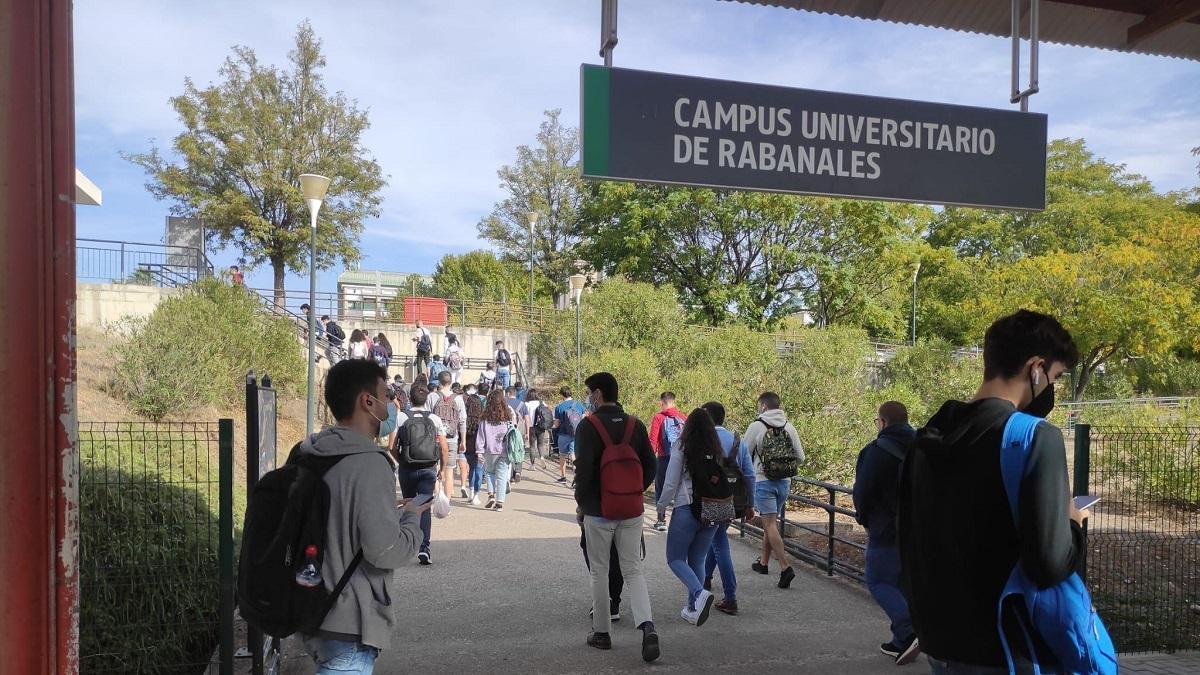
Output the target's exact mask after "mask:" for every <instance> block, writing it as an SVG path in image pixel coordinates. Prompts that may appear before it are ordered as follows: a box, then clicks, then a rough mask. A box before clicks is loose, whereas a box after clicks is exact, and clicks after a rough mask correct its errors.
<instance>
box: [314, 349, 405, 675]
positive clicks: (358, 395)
mask: <svg viewBox="0 0 1200 675" xmlns="http://www.w3.org/2000/svg"><path fill="white" fill-rule="evenodd" d="M386 399H387V371H385V370H384V369H383V368H381V367H380V366H379V365H378V364H376V363H375V362H374V361H367V360H362V359H355V360H349V361H341V362H339V363H338V364H337V365H335V366H333V368H331V369H330V370H329V374H328V375H327V376H326V377H325V403H326V404H327V405H328V406H329V410H330V412H331V413H333V416H334V418H335V419H336V420H337V424H335V425H334V426H332V427H330V428H328V429H326V430H324V431H322V432H320V433H317V434H313V435H312V436H311V437H309V438H308V439H306V440H305V441H303V442H302V443H301V444H300V445H299V446H298V447H297V449H296V452H298V453H300V454H306V455H307V454H311V455H318V456H323V457H330V456H338V455H340V456H342V459H340V460H339V461H338V462H337V463H336V464H334V466H333V467H332V468H330V469H329V470H328V471H327V472H326V473H325V475H324V477H323V480H324V482H325V484H326V485H327V486H328V488H329V520H328V523H327V526H326V540H325V551H324V556H323V558H322V562H321V578H322V583H323V584H324V586H325V590H326V591H329V592H332V591H333V589H334V587H335V585H336V584H337V582H338V580H340V579H342V578H343V576H344V577H345V578H346V579H347V580H348V581H347V582H346V586H345V588H344V589H343V590H342V592H341V593H340V594H338V595H337V597H336V599H335V601H334V603H333V605H332V608H331V609H330V610H329V613H328V614H326V615H325V618H324V619H323V620H322V621H321V624H320V626H317V627H316V630H313V631H312V632H311V633H306V634H303V635H302V638H303V640H304V648H305V650H306V651H307V652H308V654H309V655H310V656H311V657H312V659H313V661H314V662H315V663H316V666H317V670H318V672H327V670H328V667H330V666H332V665H335V664H336V666H340V667H341V668H339V670H340V669H345V668H349V669H352V670H353V672H371V667H372V665H373V664H374V662H375V659H376V657H377V656H378V655H379V651H380V650H381V649H387V648H389V647H390V646H391V640H392V635H393V634H394V633H395V630H396V625H395V616H394V615H393V607H392V603H391V601H390V600H389V598H391V597H392V596H393V592H392V590H391V588H390V587H391V585H392V576H393V570H395V569H396V568H398V567H400V566H401V565H404V564H406V563H408V562H409V561H410V560H412V556H413V553H415V552H416V551H417V548H418V546H419V545H420V542H421V538H422V536H423V535H422V533H421V528H420V524H419V521H420V516H421V514H423V513H425V512H427V511H428V509H429V503H428V502H426V503H422V504H418V503H417V502H411V503H408V504H407V505H406V506H404V507H403V508H401V509H397V506H396V491H395V484H394V482H393V480H392V476H391V475H390V474H391V463H390V461H389V460H388V457H387V455H386V454H385V453H384V452H382V451H381V450H380V448H379V446H378V445H376V444H375V439H377V438H379V436H380V435H381V434H380V432H381V431H382V430H383V426H384V424H385V423H386V422H387V420H388V418H389V417H390V413H389V412H388V405H387V403H386ZM336 666H335V667H336Z"/></svg>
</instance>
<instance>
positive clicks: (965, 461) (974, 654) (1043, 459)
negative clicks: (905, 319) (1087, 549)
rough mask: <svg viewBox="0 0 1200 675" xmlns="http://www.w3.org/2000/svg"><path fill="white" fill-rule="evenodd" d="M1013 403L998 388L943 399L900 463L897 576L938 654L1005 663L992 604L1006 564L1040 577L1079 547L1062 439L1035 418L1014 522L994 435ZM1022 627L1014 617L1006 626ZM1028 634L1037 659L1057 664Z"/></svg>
mask: <svg viewBox="0 0 1200 675" xmlns="http://www.w3.org/2000/svg"><path fill="white" fill-rule="evenodd" d="M1014 410H1015V408H1014V406H1013V404H1012V403H1010V402H1008V401H1004V400H1001V399H995V398H988V399H982V400H978V401H974V402H971V403H963V402H961V401H948V402H946V404H945V405H943V406H942V408H941V410H939V411H938V412H937V414H936V415H934V416H933V418H932V419H931V420H929V424H927V425H926V426H925V427H924V428H923V429H921V430H920V431H919V432H917V439H916V442H915V443H914V445H913V447H912V448H911V449H910V450H909V453H908V456H907V458H906V459H905V461H904V463H903V467H902V469H901V479H900V498H899V532H898V534H899V545H900V558H901V574H902V583H903V584H904V586H905V588H906V591H907V592H906V595H907V596H908V607H909V611H910V612H911V615H912V621H913V626H914V628H916V631H917V635H918V636H919V637H920V639H921V650H922V651H924V652H925V653H927V654H930V655H932V656H934V657H936V658H939V659H943V660H951V661H961V662H965V663H972V664H978V665H986V666H1003V665H1005V663H1006V662H1005V658H1004V652H1003V650H1002V648H1001V646H1000V637H999V632H998V631H997V629H996V606H997V602H998V600H999V598H1000V591H1001V590H1002V589H1003V588H1004V583H1005V582H1006V581H1007V579H1008V575H1009V573H1010V572H1011V571H1012V568H1013V566H1014V565H1015V564H1016V563H1017V561H1018V560H1020V562H1021V566H1022V568H1023V569H1024V571H1025V573H1026V574H1028V575H1029V577H1030V579H1032V580H1033V581H1034V582H1035V583H1037V584H1038V585H1039V586H1041V587H1046V586H1050V585H1053V584H1056V583H1058V582H1060V581H1062V580H1063V579H1065V578H1067V576H1069V575H1070V574H1071V573H1072V572H1074V571H1077V570H1076V567H1077V565H1078V563H1079V562H1080V560H1081V559H1082V557H1083V552H1084V545H1085V544H1084V539H1083V531H1082V530H1081V529H1080V528H1079V526H1078V525H1076V524H1075V523H1073V522H1072V521H1071V520H1070V516H1069V508H1068V500H1069V499H1070V498H1071V497H1070V492H1069V489H1068V484H1067V464H1066V448H1065V446H1064V445H1063V438H1062V432H1061V431H1059V430H1058V428H1057V427H1054V426H1051V425H1049V424H1041V425H1039V426H1038V428H1037V432H1036V433H1035V434H1034V439H1033V447H1032V448H1031V450H1030V455H1029V460H1028V464H1027V471H1028V473H1027V475H1026V476H1025V478H1024V480H1023V481H1022V482H1021V493H1020V496H1019V508H1020V513H1021V519H1020V520H1021V524H1020V532H1018V531H1017V527H1016V526H1015V525H1014V524H1013V518H1012V515H1011V513H1010V512H1009V508H1008V499H1007V497H1006V496H1005V493H1004V482H1003V479H1002V478H1001V475H1000V440H1001V438H1002V436H1003V434H1004V424H1005V422H1007V421H1008V417H1009V416H1010V415H1012V413H1013V412H1014ZM1012 609H1014V608H1009V611H1008V612H1007V616H1009V619H1008V622H1007V623H1006V626H1008V625H1009V624H1010V623H1011V616H1012V614H1013V612H1012ZM1019 630H1020V629H1019V628H1018V627H1017V626H1016V625H1015V624H1012V625H1011V626H1010V628H1009V629H1006V633H1007V634H1008V635H1010V636H1013V635H1020V632H1019ZM1010 642H1012V643H1018V644H1019V643H1021V642H1023V641H1022V640H1012V641H1010ZM1035 642H1036V643H1037V644H1038V654H1039V658H1040V659H1041V660H1042V663H1043V665H1045V664H1054V663H1055V661H1054V659H1053V658H1052V657H1050V656H1049V654H1048V651H1047V650H1046V649H1045V646H1044V644H1043V643H1041V641H1040V640H1038V639H1036V637H1035Z"/></svg>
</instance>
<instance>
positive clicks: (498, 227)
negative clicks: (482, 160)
mask: <svg viewBox="0 0 1200 675" xmlns="http://www.w3.org/2000/svg"><path fill="white" fill-rule="evenodd" d="M561 114H562V111H561V110H547V111H546V112H545V116H546V119H545V120H543V121H542V124H541V127H540V128H539V130H538V134H537V144H536V145H535V146H534V147H530V146H528V145H521V146H518V147H517V159H516V161H515V162H514V163H513V164H511V165H508V166H503V167H501V168H500V170H499V171H497V172H496V174H497V176H498V177H499V178H500V188H501V189H502V190H503V191H504V193H505V195H506V196H505V198H504V200H503V201H500V202H497V203H496V205H495V207H493V209H492V213H491V214H490V215H488V216H487V217H485V218H483V219H482V220H480V221H479V224H478V225H477V228H478V230H479V236H480V237H481V238H483V239H486V240H488V241H490V242H491V243H492V244H494V245H495V246H496V247H497V248H499V249H500V251H501V252H502V253H503V254H504V256H505V257H506V258H508V259H510V260H515V261H520V260H529V214H530V213H531V212H534V213H537V215H538V219H537V225H536V227H535V228H534V263H535V265H534V266H535V267H536V268H537V269H538V270H539V271H540V272H541V273H542V276H544V277H545V278H546V279H548V280H549V282H550V288H551V292H552V293H554V295H555V296H556V297H557V296H558V295H559V294H560V293H563V292H565V291H564V290H563V289H565V288H566V286H567V277H569V276H570V275H572V274H574V273H575V271H576V270H575V264H574V263H575V252H574V248H575V246H576V245H577V244H578V243H579V237H578V235H577V234H576V229H575V225H576V221H577V220H578V217H579V215H578V213H579V203H580V199H581V195H582V192H583V178H582V176H581V175H580V173H579V159H578V156H579V130H578V129H576V128H574V127H570V126H564V125H563V123H562V122H561V121H560V120H559V115H561ZM525 292H526V293H527V294H528V292H529V286H528V284H526V286H525Z"/></svg>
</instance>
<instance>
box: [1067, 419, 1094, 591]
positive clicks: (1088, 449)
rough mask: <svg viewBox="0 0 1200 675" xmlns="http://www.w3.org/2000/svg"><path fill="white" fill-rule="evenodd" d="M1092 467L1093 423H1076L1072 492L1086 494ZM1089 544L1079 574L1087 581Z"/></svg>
mask: <svg viewBox="0 0 1200 675" xmlns="http://www.w3.org/2000/svg"><path fill="white" fill-rule="evenodd" d="M1091 469H1092V425H1090V424H1076V425H1075V480H1074V481H1073V482H1074V483H1075V489H1074V490H1072V491H1071V494H1072V495H1074V496H1076V497H1079V496H1083V495H1086V494H1087V493H1088V489H1089V488H1090V486H1089V485H1088V479H1089V474H1091ZM1087 533H1088V521H1086V520H1085V521H1083V540H1084V541H1087ZM1087 548H1088V547H1087V546H1084V547H1083V550H1082V551H1080V555H1082V556H1083V561H1082V562H1081V563H1080V565H1079V568H1080V574H1079V576H1080V577H1081V578H1083V580H1084V581H1087Z"/></svg>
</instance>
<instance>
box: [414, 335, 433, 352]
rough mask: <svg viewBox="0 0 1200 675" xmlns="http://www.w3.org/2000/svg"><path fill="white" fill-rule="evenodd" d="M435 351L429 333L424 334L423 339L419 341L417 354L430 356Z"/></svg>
mask: <svg viewBox="0 0 1200 675" xmlns="http://www.w3.org/2000/svg"><path fill="white" fill-rule="evenodd" d="M431 351H433V341H432V340H430V339H429V333H425V332H422V333H421V339H420V340H417V353H418V354H428V353H429V352H431Z"/></svg>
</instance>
